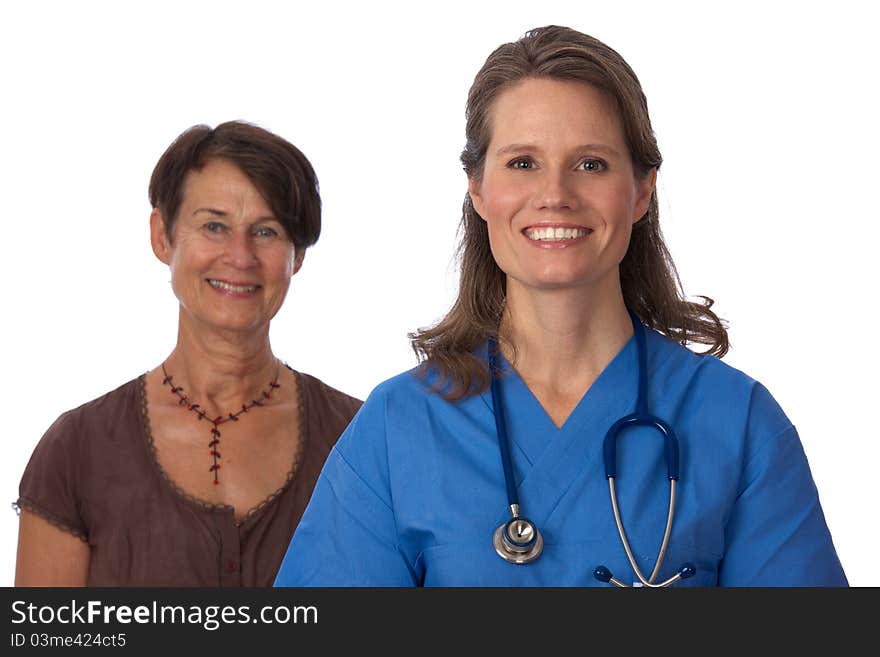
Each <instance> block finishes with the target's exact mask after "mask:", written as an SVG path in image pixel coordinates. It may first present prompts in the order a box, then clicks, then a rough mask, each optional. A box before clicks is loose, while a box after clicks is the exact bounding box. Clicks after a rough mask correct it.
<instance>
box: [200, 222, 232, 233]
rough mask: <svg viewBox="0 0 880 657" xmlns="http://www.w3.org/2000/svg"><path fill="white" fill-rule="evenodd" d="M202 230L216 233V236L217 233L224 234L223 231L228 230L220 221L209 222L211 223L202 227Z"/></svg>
mask: <svg viewBox="0 0 880 657" xmlns="http://www.w3.org/2000/svg"><path fill="white" fill-rule="evenodd" d="M202 228H204V229H205V230H206V231H208V232H209V233H215V234H216V233H221V232H223V229H224V228H226V226H224V225H223V224H221V223H220V222H219V221H209V222H208V223H206V224H205V225H204V226H202Z"/></svg>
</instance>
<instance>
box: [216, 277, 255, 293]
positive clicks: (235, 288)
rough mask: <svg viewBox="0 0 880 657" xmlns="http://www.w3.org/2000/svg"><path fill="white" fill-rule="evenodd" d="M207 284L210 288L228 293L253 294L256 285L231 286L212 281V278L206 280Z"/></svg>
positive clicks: (222, 282)
mask: <svg viewBox="0 0 880 657" xmlns="http://www.w3.org/2000/svg"><path fill="white" fill-rule="evenodd" d="M208 284H209V285H210V286H211V287H216V288H217V289H218V290H227V291H228V292H253V291H255V290H256V289H257V286H256V285H232V284H231V283H226V282H225V281H218V280H214V279H213V278H209V279H208Z"/></svg>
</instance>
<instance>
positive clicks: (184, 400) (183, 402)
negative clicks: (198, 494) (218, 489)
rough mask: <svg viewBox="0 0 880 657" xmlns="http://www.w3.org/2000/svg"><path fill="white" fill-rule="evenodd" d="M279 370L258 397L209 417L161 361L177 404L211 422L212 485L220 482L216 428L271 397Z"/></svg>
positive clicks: (164, 380) (236, 419)
mask: <svg viewBox="0 0 880 657" xmlns="http://www.w3.org/2000/svg"><path fill="white" fill-rule="evenodd" d="M280 372H281V366H280V365H279V366H278V369H276V370H275V379H274V380H272V381H270V382H269V387H268V388H266V389H265V390H264V391H263V393H262V395H261V396H260V397H258V398H257V399H253V400H251V402H250V403H249V404H242V405H241V408H240V409H239V410H237V411H236V412H235V413H227V414H226V416H223V415H218V416H217V417H215V418H211V417H210V416H209V415H208V413H207V412H206V411H205V410H204V409H202V408H201V407H200V406H199V404H194V403H193V402H192V401H190V398H189V395H187V394H184V392H183V386H176V385H174V383H173V382H172V377H171V375H169V374H168V372H167V371H166V370H165V363H164V362H163V363H162V374H163V375H164V376H165V378H164V379H162V385H167V386H169V387H170V388H171V393H172V394H174V395H176V396H177V399H178V401H177V404H178V405H179V406H186V410H188V411H192V412H193V413H195V414H196V415H197V416H198V419H199V420H205V419H206V420H208V422H209V423H210V424H211V442H209V443H208V449H209V450H210V452H209V453H210V455H211V457H212V458H213V460H214V462H213V464H212V465H211V467H210V468H209V469H208V471H209V472H213V473H214V485H217V484H219V483H220V479H219V476H218V473H219V470H220V463H219V460H220V458H221V457H220V451H219V450H218V449H217V446H218V445H219V444H220V430H219V429H218V427H219V426H220V425H221V424H223V423H224V422H230V421H232V420H234V421H235V422H238V416H239V415H241V414H242V413H247V412H248V411H249V410H250V409H252V408H253V407H254V406H262V405H263V400H266V399H271V398H272V392H273V391H274V390H275V389H276V388H280V387H281V384H280V383H278V375H279V374H280Z"/></svg>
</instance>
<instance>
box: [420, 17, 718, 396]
mask: <svg viewBox="0 0 880 657" xmlns="http://www.w3.org/2000/svg"><path fill="white" fill-rule="evenodd" d="M529 77H537V78H550V79H555V80H563V81H575V82H582V83H584V84H588V85H591V86H593V87H595V88H598V89H601V90H602V91H603V92H604V93H605V94H606V95H607V96H608V98H609V99H610V100H611V101H612V102H613V104H614V106H615V107H616V109H617V111H618V114H619V116H620V119H621V125H622V126H623V132H624V138H625V141H626V144H627V146H628V149H629V155H630V158H631V160H632V162H633V166H634V168H635V171H636V173H637V174H638V175H647V174H648V173H649V172H650V170H651V169H658V168H659V167H660V164H661V163H662V161H663V158H662V157H661V155H660V150H659V148H658V147H657V140H656V138H655V136H654V131H653V129H652V127H651V120H650V118H649V116H648V105H647V100H646V98H645V95H644V93H643V91H642V87H641V85H640V84H639V81H638V78H637V77H636V74H635V73H634V72H633V70H632V69H631V68H630V66H629V65H628V64H627V63H626V62H625V61H624V59H623V58H622V57H621V56H620V55H619V54H618V53H617V52H616V51H614V50H612V49H611V48H609V47H608V46H607V45H605V44H604V43H602V42H601V41H599V40H598V39H595V38H593V37H591V36H588V35H586V34H583V33H581V32H578V31H576V30H573V29H570V28H567V27H559V26H555V25H551V26H547V27H541V28H537V29H534V30H530V31H528V32H526V33H525V34H524V35H523V37H522V38H520V39H519V40H517V41H514V42H511V43H506V44H504V45H502V46H499V47H498V48H497V49H496V50H495V51H494V52H493V53H492V54H491V55H489V58H488V59H487V60H486V62H485V64H483V67H482V68H481V69H480V71H479V72H478V73H477V76H476V78H475V79H474V82H473V85H471V88H470V92H469V93H468V99H467V110H466V129H465V136H466V143H465V147H464V150H463V151H462V154H461V162H462V164H463V165H464V170H465V172H466V173H467V175H468V177H470V178H472V179H476V180H479V179H480V177H481V176H482V171H483V165H484V162H485V157H486V150H487V148H488V146H489V142H490V140H491V137H492V125H491V112H492V108H493V105H494V102H495V99H496V98H497V97H498V95H499V94H500V93H502V92H503V91H504V90H506V89H508V88H509V87H510V86H512V85H514V84H515V83H517V82H519V81H521V80H523V79H524V78H529ZM459 236H460V237H459V244H458V247H457V249H456V258H457V260H458V262H459V266H460V272H461V274H460V281H459V290H458V298H457V299H456V300H455V303H454V304H453V306H452V308H451V310H450V311H449V312H448V313H447V314H446V316H445V317H444V318H443V319H441V320H440V321H439V322H438V323H437V324H435V325H434V326H431V327H427V328H422V329H419V330H417V331H415V332H413V333H410V334H409V338H410V341H411V345H412V348H413V350H414V351H415V352H416V356H417V357H418V358H419V361H420V362H421V363H422V366H423V367H422V369H421V371H422V372H423V373H425V372H427V370H428V367H429V366H430V367H431V368H432V369H435V370H436V371H437V372H438V373H439V378H438V380H437V383H436V384H435V386H434V389H435V390H436V391H439V392H441V394H442V395H443V396H444V397H445V398H447V399H449V400H457V399H461V398H462V397H465V396H467V395H470V394H478V393H480V392H482V391H484V390H486V388H488V386H489V384H490V382H491V378H490V375H489V370H488V367H487V364H486V362H485V361H484V360H482V359H480V358H478V357H477V356H475V355H474V350H475V349H476V348H477V347H479V346H480V345H482V344H483V343H485V341H486V340H487V339H488V338H489V337H497V336H498V328H499V325H500V323H501V318H502V313H503V312H504V307H505V300H506V276H505V274H504V272H503V271H502V270H501V269H500V268H499V267H498V265H497V264H496V262H495V260H494V258H493V257H492V252H491V250H490V248H489V232H488V229H487V227H486V222H485V221H483V219H482V218H481V217H480V215H479V214H478V213H477V211H476V210H475V209H474V206H473V203H472V202H471V198H470V195H469V194H466V195H465V199H464V205H463V208H462V218H461V225H460V227H459ZM620 283H621V288H622V291H623V299H624V302H625V303H626V305H627V307H628V308H630V309H631V310H632V311H633V312H635V314H636V315H638V317H639V318H640V319H641V320H642V322H643V323H644V324H646V325H647V326H648V327H650V328H652V329H655V330H657V331H659V332H660V333H662V334H663V335H666V336H667V337H669V338H671V339H672V340H675V341H676V342H678V343H680V344H682V345H685V346H688V345H690V344H692V343H699V344H704V345H709V348H708V349H707V350H706V351H704V352H702V353H709V354H713V355H715V356H718V357H719V358H720V357H722V356H724V354H726V353H727V350H728V348H729V341H728V336H727V330H726V325H725V323H724V322H723V321H722V320H721V319H719V317H718V316H717V315H716V314H715V313H714V312H712V310H711V307H712V305H713V300H712V299H710V298H709V297H705V296H701V297H697V299H699V301H689V300H687V299H686V298H685V297H684V293H683V291H682V286H681V280H680V279H679V276H678V272H677V271H676V269H675V264H674V263H673V261H672V257H671V255H670V253H669V250H668V249H667V247H666V243H665V242H664V241H663V235H662V233H661V231H660V223H659V210H658V204H657V193H656V190H655V191H654V192H653V193H652V195H651V199H650V203H649V205H648V210H647V212H646V213H645V215H644V216H643V217H642V218H641V219H640V220H639V221H638V222H637V223H636V224H635V225H634V226H633V231H632V237H631V239H630V243H629V247H628V249H627V252H626V255H625V256H624V258H623V261H622V262H621V264H620ZM499 339H502V340H503V336H500V337H499Z"/></svg>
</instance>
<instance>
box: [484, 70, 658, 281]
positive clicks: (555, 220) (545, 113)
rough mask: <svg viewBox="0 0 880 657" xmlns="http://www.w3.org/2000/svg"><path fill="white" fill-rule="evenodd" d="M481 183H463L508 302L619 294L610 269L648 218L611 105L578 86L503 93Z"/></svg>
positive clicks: (523, 87)
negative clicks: (571, 293)
mask: <svg viewBox="0 0 880 657" xmlns="http://www.w3.org/2000/svg"><path fill="white" fill-rule="evenodd" d="M490 116H491V121H490V124H491V126H492V137H491V140H490V142H489V146H488V149H487V151H486V157H485V163H484V165H483V170H482V175H481V176H480V177H479V178H472V179H470V181H469V185H468V191H469V193H470V196H471V200H472V202H473V205H474V209H475V210H476V211H477V212H478V213H479V215H480V216H481V217H482V218H483V219H484V220H485V221H486V224H487V227H488V232H489V242H490V245H491V248H492V255H493V257H494V258H495V261H496V262H497V263H498V266H499V267H500V268H501V270H502V271H504V273H505V274H507V293H508V295H511V294H512V293H515V288H516V287H517V286H524V287H527V288H533V289H560V288H573V287H579V288H591V289H594V290H595V291H597V292H598V293H600V294H620V278H619V271H618V267H619V265H620V262H621V261H622V260H623V257H624V255H625V254H626V250H627V247H628V245H629V238H630V234H631V232H632V226H633V224H634V223H635V222H636V221H638V220H639V219H640V218H641V217H642V216H643V215H644V214H645V212H646V211H647V209H648V204H649V202H650V199H651V193H652V191H653V187H654V179H655V173H656V172H655V171H654V170H651V172H649V174H647V175H645V176H638V175H637V174H636V173H635V171H634V169H633V164H632V161H631V159H630V156H629V150H628V148H627V144H626V141H625V138H624V135H623V130H622V127H621V125H620V119H619V118H618V116H617V113H616V111H615V109H614V105H613V103H612V102H611V101H610V99H609V98H608V97H607V96H606V95H605V94H604V93H603V92H601V91H600V90H598V89H596V88H594V87H592V86H589V85H587V84H583V83H580V82H568V81H559V80H553V79H546V78H526V79H525V80H523V81H521V82H518V83H516V84H515V85H514V86H512V87H510V88H508V89H506V90H504V91H503V92H501V93H500V94H499V95H498V97H497V98H496V100H495V102H494V105H493V108H492V110H491V115H490Z"/></svg>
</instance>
